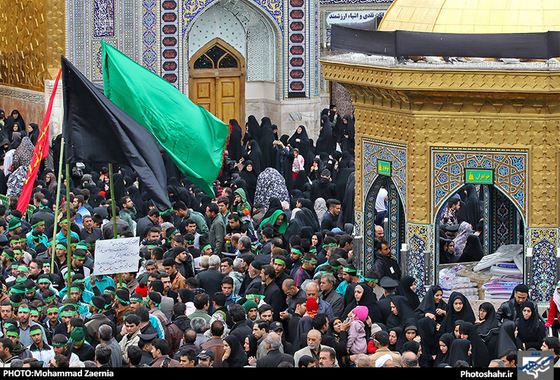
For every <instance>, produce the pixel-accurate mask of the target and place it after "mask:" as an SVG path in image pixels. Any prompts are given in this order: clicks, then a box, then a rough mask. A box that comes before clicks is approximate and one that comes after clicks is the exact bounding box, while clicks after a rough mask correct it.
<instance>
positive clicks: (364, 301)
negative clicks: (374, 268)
mask: <svg viewBox="0 0 560 380" xmlns="http://www.w3.org/2000/svg"><path fill="white" fill-rule="evenodd" d="M357 286H359V287H360V288H362V289H363V292H362V297H361V298H360V301H356V298H355V297H352V300H351V301H350V302H349V303H348V305H347V306H346V307H345V308H344V311H343V313H342V316H343V317H346V316H347V315H348V314H349V313H350V312H351V311H352V309H354V308H355V307H356V306H365V307H367V308H368V316H369V317H370V318H371V320H372V322H373V323H377V322H381V320H382V317H381V310H380V309H379V306H378V305H377V296H376V295H375V293H374V292H373V289H371V288H370V287H369V286H368V285H367V284H365V283H360V284H357V285H356V286H355V287H354V289H355V288H356V287H357Z"/></svg>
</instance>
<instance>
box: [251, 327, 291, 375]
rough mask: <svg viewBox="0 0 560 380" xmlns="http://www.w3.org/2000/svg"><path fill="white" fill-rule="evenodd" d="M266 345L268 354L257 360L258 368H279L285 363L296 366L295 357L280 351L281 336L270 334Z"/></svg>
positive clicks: (266, 339)
mask: <svg viewBox="0 0 560 380" xmlns="http://www.w3.org/2000/svg"><path fill="white" fill-rule="evenodd" d="M265 345H266V349H267V351H268V353H267V354H266V355H265V356H263V357H261V358H260V359H259V360H257V365H256V366H257V368H277V367H278V366H279V365H280V364H281V363H283V362H287V363H289V364H291V365H292V366H293V365H294V358H293V356H292V355H289V354H285V353H282V352H281V351H280V346H281V345H282V339H281V337H280V335H278V334H277V333H275V332H269V333H268V334H267V336H266V338H265Z"/></svg>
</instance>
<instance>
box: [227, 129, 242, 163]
mask: <svg viewBox="0 0 560 380" xmlns="http://www.w3.org/2000/svg"><path fill="white" fill-rule="evenodd" d="M229 125H230V128H231V131H230V134H229V141H228V146H227V151H228V156H229V158H231V159H232V160H234V161H236V162H237V161H239V159H240V158H241V155H242V152H243V141H242V139H243V131H242V130H241V126H240V125H239V123H238V122H237V120H236V119H231V120H230V121H229Z"/></svg>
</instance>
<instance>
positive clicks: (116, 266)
mask: <svg viewBox="0 0 560 380" xmlns="http://www.w3.org/2000/svg"><path fill="white" fill-rule="evenodd" d="M139 255H140V237H133V238H122V239H109V240H98V241H97V242H96V243H95V258H94V261H93V268H94V270H93V272H94V274H95V275H102V274H114V273H127V272H138V260H139Z"/></svg>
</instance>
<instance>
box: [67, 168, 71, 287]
mask: <svg viewBox="0 0 560 380" xmlns="http://www.w3.org/2000/svg"><path fill="white" fill-rule="evenodd" d="M71 236H72V230H71V228H70V164H69V163H66V256H67V258H66V260H67V264H66V267H67V268H68V269H67V271H66V281H67V283H68V285H67V286H68V290H67V293H66V294H67V295H68V296H70V283H71V278H72V276H71V275H70V274H71V273H70V272H71V271H72V264H71V258H70V256H71V255H70V253H71V252H72V246H71V245H70V243H71V240H70V239H71Z"/></svg>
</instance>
